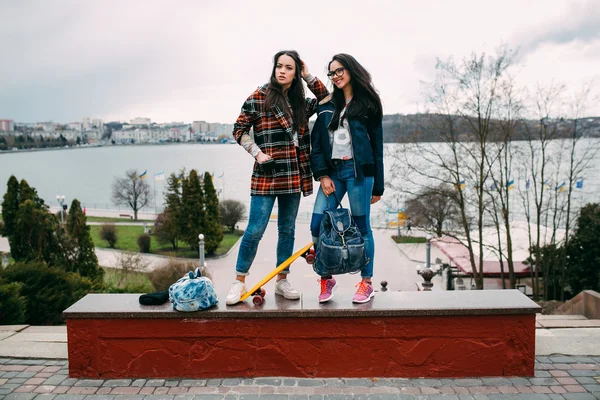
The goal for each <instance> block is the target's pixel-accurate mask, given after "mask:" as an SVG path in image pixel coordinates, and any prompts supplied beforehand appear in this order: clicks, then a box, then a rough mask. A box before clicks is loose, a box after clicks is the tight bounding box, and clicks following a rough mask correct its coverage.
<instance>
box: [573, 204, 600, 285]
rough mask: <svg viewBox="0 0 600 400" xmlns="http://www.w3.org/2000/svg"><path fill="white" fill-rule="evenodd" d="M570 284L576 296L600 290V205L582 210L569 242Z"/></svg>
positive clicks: (589, 206) (587, 206) (591, 205)
mask: <svg viewBox="0 0 600 400" xmlns="http://www.w3.org/2000/svg"><path fill="white" fill-rule="evenodd" d="M567 254H568V265H567V268H568V270H567V271H568V275H569V276H568V278H567V280H568V283H569V286H570V287H571V290H572V295H573V296H575V295H577V294H578V293H579V292H581V291H582V290H595V291H599V290H600V204H598V203H595V204H588V205H586V206H585V207H583V208H582V209H581V212H580V214H579V219H578V220H577V229H576V231H575V236H574V237H573V238H572V239H571V241H570V242H569V245H568V248H567Z"/></svg>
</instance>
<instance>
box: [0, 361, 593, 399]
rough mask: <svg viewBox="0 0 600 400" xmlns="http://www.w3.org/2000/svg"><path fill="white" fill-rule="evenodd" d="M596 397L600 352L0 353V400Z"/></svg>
mask: <svg viewBox="0 0 600 400" xmlns="http://www.w3.org/2000/svg"><path fill="white" fill-rule="evenodd" d="M30 399H39V400H196V399H198V400H199V399H214V400H218V399H226V400H229V399H231V400H236V399H239V400H255V399H256V400H258V399H264V400H303V399H304V400H350V399H361V400H362V399H364V400H394V399H398V400H400V399H432V400H433V399H448V400H451V399H457V400H458V399H472V400H480V399H582V400H583V399H600V357H570V356H551V357H537V359H536V368H535V377H532V378H523V377H513V378H502V377H500V378H472V379H388V378H371V379H296V378H281V377H273V378H256V379H194V380H191V379H108V380H101V379H100V380H97V379H93V380H91V379H72V378H69V377H68V367H67V361H61V360H59V361H57V360H52V361H48V360H24V359H0V400H30Z"/></svg>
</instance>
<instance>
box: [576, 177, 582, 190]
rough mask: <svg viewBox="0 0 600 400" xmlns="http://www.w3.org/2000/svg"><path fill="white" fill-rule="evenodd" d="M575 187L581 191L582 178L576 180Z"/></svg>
mask: <svg viewBox="0 0 600 400" xmlns="http://www.w3.org/2000/svg"><path fill="white" fill-rule="evenodd" d="M575 187H576V188H577V189H583V178H581V179H577V182H575Z"/></svg>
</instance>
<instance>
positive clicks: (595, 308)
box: [557, 290, 600, 319]
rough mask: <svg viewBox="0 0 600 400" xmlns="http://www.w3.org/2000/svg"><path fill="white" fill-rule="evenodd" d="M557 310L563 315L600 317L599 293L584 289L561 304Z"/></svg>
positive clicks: (589, 317)
mask: <svg viewBox="0 0 600 400" xmlns="http://www.w3.org/2000/svg"><path fill="white" fill-rule="evenodd" d="M557 312H558V313H559V314H565V315H583V316H585V317H586V318H588V319H600V293H598V292H596V291H593V290H584V291H583V292H581V293H579V294H578V295H577V296H575V297H573V298H572V299H571V300H569V301H567V302H566V303H565V304H563V305H562V306H561V307H560V308H559V309H558V310H557Z"/></svg>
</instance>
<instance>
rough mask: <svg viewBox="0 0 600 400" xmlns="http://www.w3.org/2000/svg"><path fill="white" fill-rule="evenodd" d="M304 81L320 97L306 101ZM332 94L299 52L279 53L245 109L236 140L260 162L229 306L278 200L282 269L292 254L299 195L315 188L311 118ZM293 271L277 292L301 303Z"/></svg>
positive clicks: (240, 290)
mask: <svg viewBox="0 0 600 400" xmlns="http://www.w3.org/2000/svg"><path fill="white" fill-rule="evenodd" d="M302 79H303V80H304V81H306V83H307V85H308V88H309V89H310V91H311V92H313V93H314V94H315V96H317V99H309V98H306V97H305V95H304V86H303V84H302ZM328 94H329V92H328V91H327V88H326V87H325V85H323V83H321V81H320V80H318V79H317V78H314V77H312V76H311V75H310V74H309V73H308V68H307V66H306V65H305V64H304V63H303V62H302V60H301V59H300V56H299V55H298V53H297V52H295V51H280V52H279V53H277V54H275V57H274V58H273V70H272V72H271V80H270V82H269V83H267V84H266V85H263V86H261V87H259V88H258V89H256V90H255V91H254V92H253V93H252V94H251V95H250V97H248V99H247V100H246V101H245V102H244V105H243V106H242V110H241V113H240V115H239V117H238V119H237V121H236V122H235V125H234V127H233V136H234V138H235V140H236V141H237V142H238V143H239V144H240V145H241V146H243V147H244V149H245V150H246V151H247V152H248V153H250V154H251V155H252V157H254V158H255V159H256V162H255V163H254V169H253V171H252V180H251V184H250V194H251V195H252V199H251V201H250V212H249V218H248V227H247V228H246V231H245V232H244V236H243V238H242V242H241V244H240V251H239V253H238V258H237V264H236V267H235V270H236V280H235V281H234V283H233V285H232V286H231V289H230V291H229V294H228V295H227V300H226V303H227V304H230V305H231V304H236V303H238V302H239V301H240V297H241V296H242V295H243V294H244V293H245V292H246V287H245V284H244V282H245V279H246V276H247V275H248V271H249V270H250V266H251V265H252V262H253V261H254V257H255V256H256V250H257V248H258V242H259V241H260V239H261V238H262V236H263V233H264V232H265V229H266V228H267V224H268V222H269V218H270V216H271V211H272V210H273V205H274V204H275V200H277V205H278V208H279V212H278V216H277V228H278V241H277V265H279V264H281V263H282V262H284V261H285V260H287V259H288V258H289V257H290V256H291V255H292V253H293V250H294V233H295V226H296V216H297V214H298V206H299V205H300V193H302V194H304V196H309V195H311V194H312V188H313V181H312V173H311V170H310V165H309V164H310V134H309V132H308V119H309V118H310V117H311V116H312V115H313V114H314V113H315V111H316V109H317V103H318V101H319V100H322V99H323V98H325V97H326V96H327V95H328ZM250 129H253V130H254V135H253V136H254V137H252V136H250ZM288 273H289V268H288V269H286V270H284V271H282V272H281V273H280V274H279V275H278V276H277V283H276V285H275V294H277V295H280V296H283V297H285V298H286V299H299V298H300V294H299V293H298V292H297V291H296V290H295V289H294V288H293V287H292V286H291V284H290V283H289V282H288V280H287V279H286V277H287V274H288Z"/></svg>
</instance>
